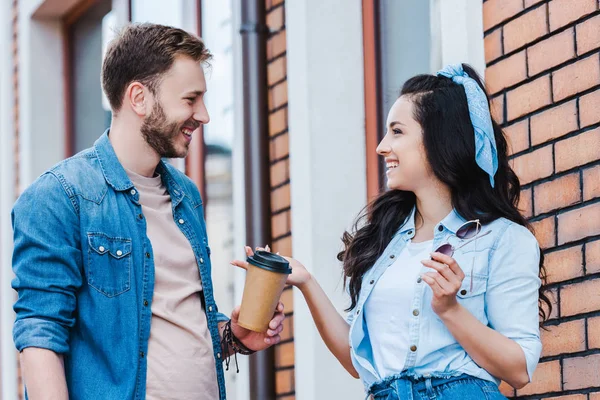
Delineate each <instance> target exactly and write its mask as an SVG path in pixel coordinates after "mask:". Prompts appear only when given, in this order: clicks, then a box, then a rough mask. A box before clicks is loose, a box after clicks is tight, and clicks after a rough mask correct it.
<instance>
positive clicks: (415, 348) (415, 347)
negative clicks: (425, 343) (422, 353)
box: [410, 344, 417, 353]
mask: <svg viewBox="0 0 600 400" xmlns="http://www.w3.org/2000/svg"><path fill="white" fill-rule="evenodd" d="M410 351H412V352H413V353H414V352H415V351H417V346H415V345H414V344H413V345H412V346H410Z"/></svg>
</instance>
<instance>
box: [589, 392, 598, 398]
mask: <svg viewBox="0 0 600 400" xmlns="http://www.w3.org/2000/svg"><path fill="white" fill-rule="evenodd" d="M590 400H600V392H595V393H590Z"/></svg>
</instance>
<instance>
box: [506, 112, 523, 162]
mask: <svg viewBox="0 0 600 400" xmlns="http://www.w3.org/2000/svg"><path fill="white" fill-rule="evenodd" d="M504 133H505V134H506V137H507V139H508V143H509V155H512V154H515V153H520V152H521V151H523V150H527V149H528V148H529V120H527V119H526V120H524V121H521V122H518V123H516V124H512V125H510V126H507V127H506V128H504Z"/></svg>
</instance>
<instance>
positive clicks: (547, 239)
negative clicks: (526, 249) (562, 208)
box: [531, 217, 555, 249]
mask: <svg viewBox="0 0 600 400" xmlns="http://www.w3.org/2000/svg"><path fill="white" fill-rule="evenodd" d="M554 224H555V222H554V217H548V218H544V219H542V220H540V221H536V222H532V223H531V226H532V228H533V230H534V232H535V237H536V239H537V240H538V243H539V244H540V247H541V248H542V249H547V248H549V247H553V246H554V245H555V237H554V229H555V226H554Z"/></svg>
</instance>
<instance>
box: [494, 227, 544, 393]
mask: <svg viewBox="0 0 600 400" xmlns="http://www.w3.org/2000/svg"><path fill="white" fill-rule="evenodd" d="M539 262H540V248H539V245H538V242H537V240H536V239H535V236H533V234H532V233H531V232H529V230H527V229H526V228H525V227H523V226H521V225H517V224H514V223H511V225H509V227H508V228H507V229H506V231H505V233H504V234H503V236H502V238H501V239H500V241H499V243H498V246H497V247H496V250H495V251H494V253H493V254H492V258H491V262H490V275H489V280H488V289H487V292H486V311H487V316H488V321H489V325H490V327H491V328H492V329H494V330H496V331H498V332H500V333H502V334H503V335H504V336H506V337H508V338H509V339H512V340H514V341H515V342H516V343H518V344H519V346H521V348H522V349H523V353H524V354H525V359H526V362H527V373H528V375H529V380H530V381H531V379H532V377H533V372H534V371H535V368H536V367H537V364H538V362H539V358H540V355H541V352H542V342H541V340H540V328H539V314H538V298H539V295H538V290H539V288H540V285H541V280H540V278H539Z"/></svg>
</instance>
